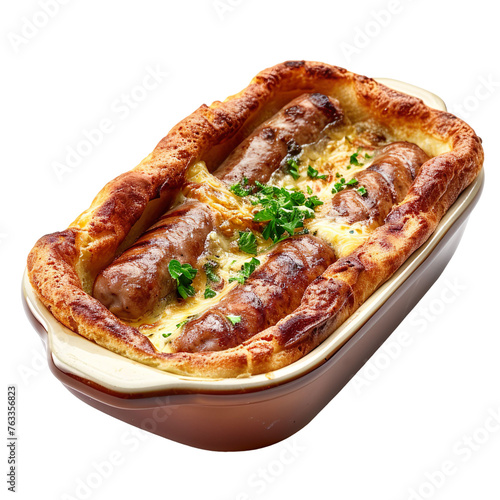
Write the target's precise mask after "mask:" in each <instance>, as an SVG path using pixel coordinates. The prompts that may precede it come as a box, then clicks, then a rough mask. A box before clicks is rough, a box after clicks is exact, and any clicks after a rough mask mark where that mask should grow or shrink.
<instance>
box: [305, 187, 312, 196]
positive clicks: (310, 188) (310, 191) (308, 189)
mask: <svg viewBox="0 0 500 500" xmlns="http://www.w3.org/2000/svg"><path fill="white" fill-rule="evenodd" d="M306 191H307V194H313V190H312V187H311V186H307V187H306Z"/></svg>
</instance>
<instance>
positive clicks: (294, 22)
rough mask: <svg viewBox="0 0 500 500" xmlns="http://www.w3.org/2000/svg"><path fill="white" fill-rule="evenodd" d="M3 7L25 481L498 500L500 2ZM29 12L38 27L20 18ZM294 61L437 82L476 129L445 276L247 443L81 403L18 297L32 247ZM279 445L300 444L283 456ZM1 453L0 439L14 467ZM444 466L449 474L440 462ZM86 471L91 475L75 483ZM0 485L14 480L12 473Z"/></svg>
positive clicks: (12, 312)
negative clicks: (367, 353) (308, 412)
mask: <svg viewBox="0 0 500 500" xmlns="http://www.w3.org/2000/svg"><path fill="white" fill-rule="evenodd" d="M54 1H55V0H54ZM6 3H7V2H4V4H3V6H2V14H1V15H0V19H1V21H0V24H1V29H2V39H1V44H0V51H1V54H2V78H1V80H0V85H1V86H2V89H1V92H0V99H1V108H0V109H1V116H2V134H1V137H2V148H1V155H2V166H1V176H2V183H1V187H2V193H1V198H0V203H1V212H0V213H1V214H2V217H1V222H0V234H1V238H0V244H1V246H0V253H1V256H2V263H3V264H2V287H1V292H0V293H1V294H2V296H1V302H0V303H1V304H2V315H1V318H2V336H3V341H2V345H3V346H4V347H3V349H2V363H1V364H2V370H3V373H2V380H3V389H2V391H4V398H5V400H6V387H7V385H8V384H10V383H14V384H17V386H18V394H19V396H18V398H19V401H18V414H19V421H18V434H19V442H18V455H19V475H18V492H17V493H16V495H17V497H18V498H22V499H32V498H41V499H42V500H44V499H68V498H84V497H85V496H86V497H87V498H92V499H109V498H147V497H149V498H151V497H152V496H153V495H154V497H155V498H179V497H182V498H204V499H206V500H212V499H217V500H234V499H238V498H240V499H242V498H252V499H254V498H255V499H274V498H289V499H293V500H295V499H297V500H298V499H304V498H318V497H320V496H321V497H322V498H323V497H326V496H328V497H331V498H343V499H366V498H369V499H371V500H376V499H380V500H387V499H408V498H414V499H415V498H439V499H453V500H457V499H458V500H460V499H469V498H481V499H483V500H486V499H499V498H500V479H499V477H500V476H499V474H498V471H499V469H500V424H497V425H496V426H493V427H492V426H490V427H489V429H490V430H489V431H487V430H486V431H485V430H484V429H485V427H484V426H485V424H487V423H488V422H490V421H489V420H488V416H489V415H492V414H494V413H496V414H497V416H498V414H499V412H500V391H499V386H500V363H499V361H498V352H499V350H500V336H499V330H500V328H499V322H498V314H497V313H498V310H499V307H498V298H499V296H498V286H497V282H498V280H499V278H500V276H499V272H498V255H497V249H498V232H492V231H490V229H491V227H492V225H494V224H497V221H496V218H497V214H496V210H497V204H496V203H495V200H497V199H498V196H499V195H498V189H499V186H500V177H499V174H498V169H497V165H496V163H497V161H498V156H497V154H495V152H494V149H493V148H495V147H497V146H498V141H499V138H498V117H497V114H498V111H499V109H498V106H499V96H500V70H499V66H498V49H499V41H498V13H495V12H494V11H493V10H492V7H491V6H492V5H493V2H487V1H485V0H476V1H475V2H463V1H455V2H451V1H450V2H438V1H436V0H419V1H418V0H414V1H409V0H400V1H397V0H392V1H389V0H377V1H374V2H368V1H357V2H333V1H330V2H327V1H325V0H324V1H319V0H308V1H307V2H298V1H295V0H294V1H291V0H288V1H284V0H283V1H274V2H271V1H265V0H222V1H220V2H213V1H212V0H198V1H193V0H192V1H181V0H175V1H166V0H164V1H160V0H157V1H153V0H142V1H141V2H138V1H137V2H131V1H124V0H122V1H118V0H108V1H98V0H86V1H82V0H80V1H77V0H73V1H71V0H69V1H67V2H66V5H62V4H59V3H56V5H57V6H58V7H52V12H53V13H52V14H51V17H50V18H47V16H45V15H43V14H40V12H43V10H42V9H41V7H40V4H41V3H42V1H40V2H38V1H35V0H23V1H18V2H9V3H8V5H5V4H6ZM48 3H49V4H53V1H52V0H51V1H49V2H48ZM55 11H57V12H55ZM32 21H36V22H37V24H38V25H40V27H37V26H34V27H33V26H28V25H29V24H31V22H32ZM43 24H44V25H43ZM42 25H43V26H42ZM367 33H368V34H367ZM287 59H310V60H317V61H323V62H327V63H331V64H336V65H339V66H343V67H347V68H348V69H350V70H353V71H355V72H358V73H361V74H365V75H369V76H374V77H389V78H395V79H399V80H403V81H407V82H410V83H413V84H415V85H418V86H420V87H423V88H426V89H428V90H430V91H432V92H434V93H436V94H438V95H439V96H441V97H442V98H443V99H444V100H445V102H446V103H447V104H448V106H449V109H450V110H451V111H453V112H455V113H456V114H458V115H460V116H461V117H462V118H464V119H466V120H467V121H468V122H469V123H470V124H471V125H472V126H473V127H474V128H475V130H476V131H477V133H478V134H479V135H480V136H481V137H482V138H483V141H484V147H485V151H486V177H487V180H486V188H485V190H484V192H483V196H482V199H481V201H480V203H479V205H478V206H477V208H476V210H475V211H474V213H473V215H472V216H471V218H470V221H469V225H468V227H467V230H466V233H465V236H464V238H463V240H462V243H461V245H460V246H459V248H458V250H457V252H456V254H455V256H454V257H453V259H452V260H451V262H450V264H449V265H448V267H447V268H446V270H445V272H444V273H443V275H442V276H441V278H440V279H439V280H438V281H437V282H436V284H435V285H434V287H433V288H432V289H431V290H430V291H429V293H428V294H427V295H426V296H425V297H424V298H423V299H422V301H421V302H420V303H419V304H418V306H417V307H416V308H415V309H414V311H413V312H412V313H411V314H410V316H409V317H408V318H407V320H405V321H404V323H402V324H401V325H400V327H399V328H398V330H397V331H396V332H395V333H394V334H393V335H392V336H391V337H390V338H389V340H388V341H387V342H386V344H385V346H384V347H382V349H381V350H380V351H379V352H378V353H377V354H376V355H375V357H374V358H372V361H371V362H370V363H369V364H368V365H367V367H366V368H365V369H364V370H363V371H361V372H360V374H359V375H358V376H357V377H356V378H355V379H354V380H353V381H351V383H349V384H348V385H347V386H346V387H345V388H344V390H343V391H342V392H341V393H340V394H339V395H338V396H337V397H336V398H335V399H334V400H333V401H332V402H331V403H330V404H329V405H328V406H327V407H326V408H325V409H324V410H323V411H322V412H321V413H320V414H319V415H318V416H317V418H315V419H314V420H313V421H312V423H310V424H309V425H308V426H307V427H306V428H304V429H303V430H301V431H300V432H298V433H297V434H296V435H295V436H293V437H291V438H290V439H289V440H287V441H284V442H281V443H278V444H276V445H273V446H271V447H268V448H266V449H262V450H256V451H250V452H241V453H216V452H209V451H202V450H198V449H194V448H190V447H187V446H184V445H180V444H177V443H175V442H171V441H168V440H166V439H162V438H160V437H157V436H154V435H151V434H147V433H138V434H137V435H136V437H133V434H132V432H133V427H130V426H129V425H127V424H125V423H123V422H120V421H117V420H114V419H113V418H111V417H109V416H107V415H105V414H103V413H101V412H99V411H97V410H94V409H92V408H90V407H89V406H86V405H85V404H84V403H82V402H80V401H79V400H77V399H76V398H75V397H73V396H72V395H71V394H70V393H69V392H68V391H67V390H66V389H65V388H64V387H63V386H62V385H61V384H60V383H59V382H58V381H57V380H56V379H55V378H54V377H53V376H52V375H51V374H50V372H49V370H48V368H47V366H46V363H44V362H43V359H44V351H43V348H42V345H41V342H40V339H39V337H38V335H37V334H36V333H35V331H34V330H33V328H32V327H31V325H30V323H29V322H28V321H27V319H26V318H25V316H24V312H23V309H22V305H21V298H20V284H21V276H22V272H23V268H24V266H25V260H26V256H27V254H28V252H29V250H30V248H31V247H32V246H33V244H34V243H35V241H36V240H37V239H38V238H39V237H40V236H41V235H43V234H45V233H49V232H53V231H56V230H60V229H63V228H65V227H66V226H67V225H68V224H69V223H70V222H71V221H72V220H73V219H74V218H75V217H76V215H78V214H79V213H80V212H81V211H83V209H85V208H87V206H88V205H89V204H90V202H91V199H92V197H93V195H94V194H95V193H97V191H98V190H99V189H100V188H101V187H102V186H103V185H104V184H105V183H106V182H107V181H108V180H110V179H111V178H113V177H114V176H116V175H118V174H119V173H121V172H123V171H125V170H126V169H129V168H131V167H133V166H135V165H136V164H137V163H138V162H139V161H140V160H141V159H142V158H143V157H144V156H146V155H147V154H148V153H149V152H150V151H151V150H152V149H153V148H154V146H155V145H156V143H157V142H158V141H159V140H160V139H161V138H162V137H163V136H164V135H165V134H166V133H167V132H168V130H169V129H170V128H171V127H172V126H173V125H174V124H175V123H176V122H177V121H179V120H180V119H182V118H183V117H185V116H186V115H187V114H189V113H190V112H192V111H193V110H194V109H196V108H197V107H198V106H199V105H200V104H202V103H210V102H212V101H213V100H217V99H224V98H225V97H226V96H228V95H231V94H233V93H235V92H237V91H239V90H241V89H242V88H243V87H245V86H246V85H247V84H248V82H249V80H250V79H251V78H252V77H253V76H254V75H255V74H256V73H257V72H258V71H260V70H261V69H263V68H266V67H268V66H271V65H273V64H276V63H278V62H282V61H284V60H287ZM148 68H150V69H154V68H158V71H159V73H158V75H160V76H158V79H159V80H160V82H159V83H158V84H157V86H156V88H154V89H150V90H148V91H147V92H146V93H145V95H144V96H143V97H144V98H143V99H142V101H141V102H139V103H137V102H133V103H132V105H133V107H132V106H130V105H128V106H125V107H124V106H123V104H119V101H120V100H121V99H122V98H123V94H130V92H131V91H133V89H134V88H135V87H136V86H138V85H140V84H141V82H142V81H143V79H144V77H145V75H146V74H147V71H148ZM163 73H168V75H167V76H165V75H163V76H161V75H162V74H163ZM136 92H139V91H136ZM102 119H108V121H111V123H112V126H111V127H110V128H112V129H113V130H112V131H110V132H109V133H106V134H105V135H104V138H103V140H102V142H101V144H99V145H97V146H95V147H94V148H93V149H92V151H90V153H89V154H88V155H87V156H86V157H85V158H83V159H82V160H81V162H80V163H79V164H78V165H75V166H74V167H73V168H72V170H71V171H70V172H66V173H64V174H63V175H62V176H61V175H60V176H59V178H58V176H57V175H56V173H55V171H54V163H56V162H61V163H64V162H65V156H66V154H67V148H68V147H76V146H77V144H78V143H79V142H80V141H81V140H82V139H84V137H85V135H84V134H85V131H89V130H91V129H93V128H96V127H98V126H99V123H100V122H101V120H102ZM445 298H446V300H445ZM402 333H405V334H406V335H407V337H408V338H409V339H410V340H409V341H408V342H407V345H405V347H403V348H402V349H400V350H399V352H398V354H397V355H396V356H395V357H394V359H391V361H390V363H385V365H384V361H387V355H385V354H384V349H387V348H388V347H389V346H392V347H393V348H394V346H396V344H397V342H398V338H399V336H400V335H401V334H402ZM381 366H384V367H383V368H380V367H381ZM2 408H4V410H3V411H4V412H5V406H2ZM498 418H499V419H500V416H499V417H498ZM490 423H491V422H490ZM1 427H2V428H3V429H5V428H6V419H5V418H4V417H2V425H1ZM4 432H5V430H4ZM0 434H1V433H0ZM467 436H472V441H471V442H469V443H468V444H467V441H464V440H466V439H467ZM476 441H480V444H477V442H476ZM287 447H292V448H293V449H294V450H295V455H290V456H293V460H287V462H288V463H283V462H282V461H280V460H281V459H280V457H281V456H283V453H284V452H283V450H284V449H286V448H287ZM2 448H4V447H3V446H2ZM117 454H118V455H117ZM4 455H5V458H4V457H3V456H4ZM6 455H7V449H6V448H4V451H3V452H2V453H0V461H2V463H5V464H6V461H7V457H6ZM110 455H113V456H119V457H120V459H119V463H118V464H117V465H115V466H114V468H113V471H112V472H111V473H110V474H108V477H102V476H101V478H100V480H97V483H100V484H99V485H98V486H96V475H95V463H100V462H103V461H106V460H109V457H110ZM444 462H451V464H452V465H450V464H448V465H449V467H451V469H452V472H451V473H449V474H448V475H446V476H442V474H435V471H438V470H440V469H441V468H442V467H443V463H444ZM6 468H7V466H6V465H5V467H3V468H2V469H1V470H2V471H4V470H5V471H6ZM430 476H433V477H434V482H436V481H437V480H439V486H432V484H431V483H430V480H429V477H430ZM2 477H3V478H5V476H4V475H3V473H2ZM91 477H92V478H93V479H94V481H93V482H92V481H91V483H92V485H91V488H90V489H89V490H88V491H85V489H84V488H83V487H81V486H80V488H78V485H81V484H82V483H85V482H88V481H89V478H91ZM0 488H1V489H2V490H4V491H5V490H6V488H7V485H6V484H5V483H4V479H2V485H1V486H0ZM412 491H414V492H415V493H412Z"/></svg>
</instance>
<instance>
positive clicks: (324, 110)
mask: <svg viewBox="0 0 500 500" xmlns="http://www.w3.org/2000/svg"><path fill="white" fill-rule="evenodd" d="M343 118H344V114H343V112H342V109H341V108H340V105H339V102H338V101H337V100H336V99H330V98H329V97H327V96H325V95H323V94H317V93H316V94H303V95H301V96H300V97H298V98H297V99H294V100H293V101H292V102H290V103H289V104H288V105H287V106H285V107H284V108H283V109H282V110H281V111H280V112H279V113H277V114H276V115H275V116H274V117H273V118H271V119H270V120H269V121H267V122H266V123H265V124H263V125H261V126H260V127H258V128H257V129H256V130H255V131H254V132H253V133H252V134H251V135H250V136H248V138H247V139H245V140H244V141H243V142H242V143H241V144H240V145H239V146H238V147H237V148H236V149H235V150H234V151H233V152H232V153H231V154H230V155H229V156H228V157H227V158H226V160H225V161H224V162H223V163H222V164H221V165H220V167H219V168H218V169H217V170H216V172H215V173H214V176H215V177H217V178H218V179H220V180H221V181H222V182H224V184H226V185H227V186H231V185H232V184H236V183H237V182H241V181H242V180H243V177H246V178H247V179H248V183H249V184H250V185H253V184H255V182H256V181H259V182H261V183H263V184H264V183H266V182H267V181H268V180H269V178H270V177H271V174H272V173H273V172H274V171H275V170H276V169H277V168H278V167H279V166H280V164H281V161H282V160H283V158H285V156H286V155H287V152H288V149H289V147H290V146H291V145H293V144H294V143H295V144H297V145H299V146H302V145H304V144H308V143H311V142H314V141H315V140H316V139H317V138H318V136H319V133H320V132H321V131H322V130H323V129H324V128H325V127H326V126H327V125H329V124H333V123H339V122H341V121H342V120H343Z"/></svg>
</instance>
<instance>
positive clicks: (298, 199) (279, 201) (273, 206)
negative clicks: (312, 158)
mask: <svg viewBox="0 0 500 500" xmlns="http://www.w3.org/2000/svg"><path fill="white" fill-rule="evenodd" d="M261 186H262V185H261ZM259 188H260V186H259ZM252 203H253V204H254V205H257V204H260V205H261V206H262V210H260V211H259V212H257V213H255V214H254V218H253V220H254V221H255V222H267V225H266V226H265V227H264V230H263V231H262V236H263V237H264V238H265V239H266V240H267V239H271V240H272V241H273V242H274V243H277V242H278V241H281V240H282V239H285V238H287V237H288V236H293V235H294V234H295V229H297V228H301V227H304V219H312V218H314V209H315V208H316V207H317V206H319V205H322V204H323V202H322V201H321V200H319V199H318V197H317V196H311V197H309V198H307V197H306V195H305V194H304V193H303V192H302V191H298V190H289V189H286V188H277V187H273V186H262V188H260V191H259V192H257V194H256V201H254V202H252ZM285 233H287V234H288V235H286V234H285Z"/></svg>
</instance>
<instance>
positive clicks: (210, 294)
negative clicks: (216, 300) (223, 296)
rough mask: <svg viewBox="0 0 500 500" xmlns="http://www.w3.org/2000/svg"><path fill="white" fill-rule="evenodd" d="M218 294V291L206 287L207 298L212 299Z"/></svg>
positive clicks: (205, 296)
mask: <svg viewBox="0 0 500 500" xmlns="http://www.w3.org/2000/svg"><path fill="white" fill-rule="evenodd" d="M216 295H217V292H216V291H215V290H212V289H211V288H210V287H209V286H207V287H206V288H205V295H204V298H205V299H211V298H213V297H215V296H216Z"/></svg>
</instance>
